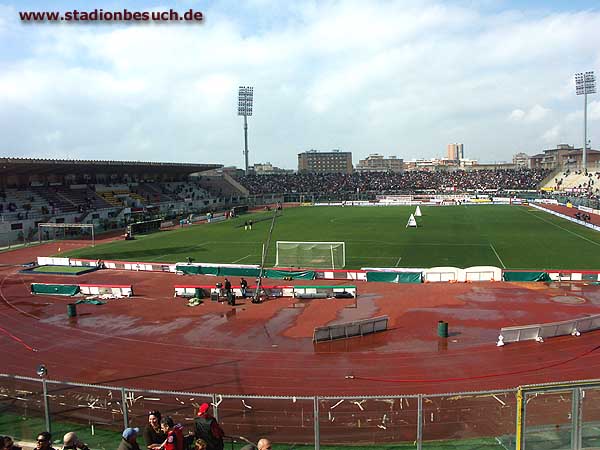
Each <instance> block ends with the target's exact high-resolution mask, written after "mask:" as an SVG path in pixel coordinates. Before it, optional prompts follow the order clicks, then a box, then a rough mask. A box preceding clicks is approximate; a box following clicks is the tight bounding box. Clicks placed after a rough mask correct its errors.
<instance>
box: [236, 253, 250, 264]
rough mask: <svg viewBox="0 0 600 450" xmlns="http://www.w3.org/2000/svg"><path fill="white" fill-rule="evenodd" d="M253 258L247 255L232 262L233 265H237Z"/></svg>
mask: <svg viewBox="0 0 600 450" xmlns="http://www.w3.org/2000/svg"><path fill="white" fill-rule="evenodd" d="M251 256H252V255H246V256H244V257H243V258H240V259H236V260H235V261H232V262H231V264H235V263H237V262H240V261H243V260H244V259H246V258H250V257H251Z"/></svg>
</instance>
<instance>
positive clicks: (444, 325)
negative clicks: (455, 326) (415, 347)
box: [437, 320, 448, 338]
mask: <svg viewBox="0 0 600 450" xmlns="http://www.w3.org/2000/svg"><path fill="white" fill-rule="evenodd" d="M437 332H438V336H439V337H443V338H447V337H448V322H444V321H443V320H440V321H438V326H437Z"/></svg>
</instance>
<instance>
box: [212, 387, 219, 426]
mask: <svg viewBox="0 0 600 450" xmlns="http://www.w3.org/2000/svg"><path fill="white" fill-rule="evenodd" d="M212 407H213V416H214V418H215V419H217V421H218V420H219V404H218V403H217V394H213V395H212Z"/></svg>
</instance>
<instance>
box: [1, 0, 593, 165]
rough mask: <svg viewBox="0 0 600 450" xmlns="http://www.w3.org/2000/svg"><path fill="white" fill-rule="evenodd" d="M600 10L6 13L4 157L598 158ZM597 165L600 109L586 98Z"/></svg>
mask: <svg viewBox="0 0 600 450" xmlns="http://www.w3.org/2000/svg"><path fill="white" fill-rule="evenodd" d="M94 8H98V9H100V8H102V9H103V10H104V11H122V10H123V9H124V8H127V9H128V10H129V11H162V10H169V8H172V9H174V10H175V11H177V12H179V13H181V14H183V13H184V12H186V11H188V10H189V9H190V8H192V9H194V10H195V11H201V12H202V13H203V16H204V20H203V21H202V22H201V23H184V22H174V23H157V22H154V23H107V22H93V23H81V22H80V23H74V22H60V23H50V22H46V23H25V22H22V21H21V20H20V18H19V11H57V12H61V13H65V12H67V11H72V10H74V9H77V10H79V11H92V10H93V9H94ZM599 42H600V4H599V3H598V2H597V1H594V2H592V1H583V0H571V1H551V0H531V1H516V0H481V1H467V0H465V1H452V2H451V1H439V0H407V1H396V0H370V1H369V0H367V1H365V0H363V1H354V0H343V1H342V0H338V1H336V0H306V1H303V0H294V1H284V0H246V1H237V0H214V1H206V2H199V1H191V0H188V1H184V0H182V1H170V2H164V1H147V0H146V1H142V0H137V1H133V0H132V1H103V0H96V1H92V0H81V1H37V0H36V1H29V0H21V1H12V2H8V1H6V0H0V139H1V141H0V157H23V158H67V159H91V160H104V159H113V160H133V161H165V162H167V161H168V162H189V163H217V164H224V165H227V166H230V165H235V166H238V167H243V166H244V157H243V148H244V138H243V118H241V117H239V116H238V115H237V94H238V87H239V86H245V85H249V86H253V87H254V114H253V116H252V117H249V118H248V128H249V131H248V134H249V149H250V156H249V159H250V164H254V163H264V162H270V163H272V164H273V165H275V166H278V167H282V168H291V169H295V168H297V154H298V153H299V152H303V151H307V150H311V149H315V150H320V151H330V150H332V149H340V150H341V151H349V152H352V154H353V160H354V164H355V165H356V164H357V163H358V161H359V159H363V158H365V157H366V156H368V155H369V154H373V153H379V154H382V155H386V156H389V155H395V156H397V157H399V158H404V159H405V160H409V159H414V158H433V157H444V156H445V154H446V146H447V144H449V143H462V144H464V152H465V157H467V158H470V159H476V160H479V161H480V162H500V161H510V160H511V159H512V155H514V154H515V153H517V152H525V153H527V154H529V155H533V154H536V153H540V152H542V151H543V150H544V149H548V148H555V147H556V145H557V144H561V143H567V144H571V145H575V146H576V147H581V146H582V142H583V105H584V100H583V97H582V96H576V95H575V86H574V80H573V75H574V74H575V73H577V72H585V71H590V70H593V71H595V73H596V75H597V76H598V75H600V45H598V43H599ZM588 138H589V139H590V140H591V146H592V148H594V149H600V96H599V94H593V95H590V96H588Z"/></svg>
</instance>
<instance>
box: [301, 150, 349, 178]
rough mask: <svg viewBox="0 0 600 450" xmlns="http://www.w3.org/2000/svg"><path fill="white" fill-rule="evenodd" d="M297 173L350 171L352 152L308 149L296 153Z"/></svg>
mask: <svg viewBox="0 0 600 450" xmlns="http://www.w3.org/2000/svg"><path fill="white" fill-rule="evenodd" d="M298 172H299V173H352V152H341V151H339V150H332V151H330V152H318V151H316V150H309V151H307V152H303V153H298Z"/></svg>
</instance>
